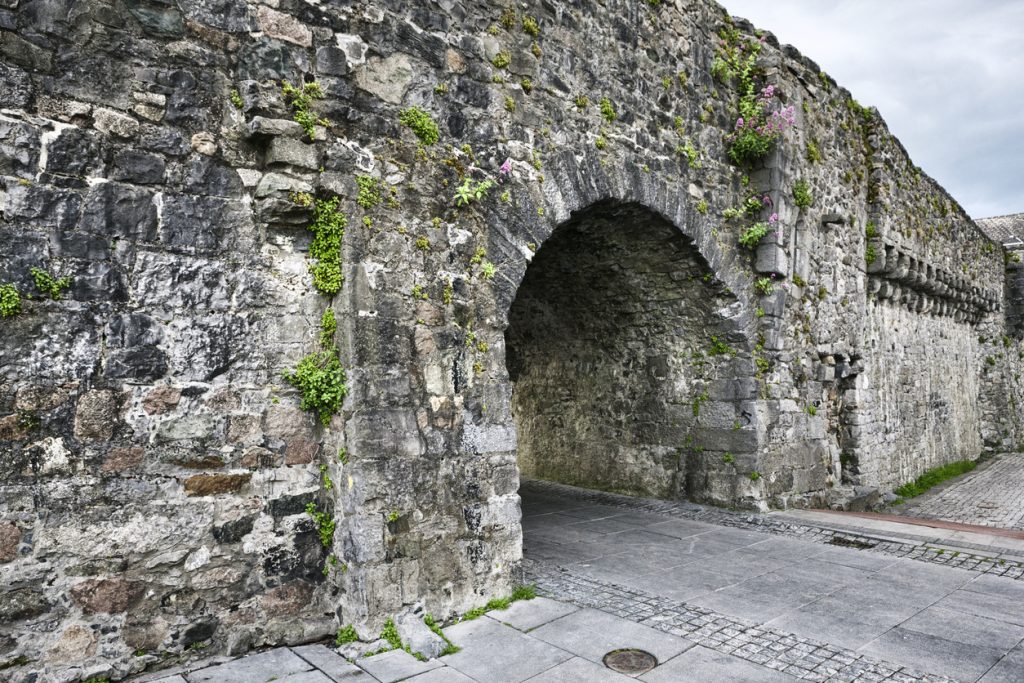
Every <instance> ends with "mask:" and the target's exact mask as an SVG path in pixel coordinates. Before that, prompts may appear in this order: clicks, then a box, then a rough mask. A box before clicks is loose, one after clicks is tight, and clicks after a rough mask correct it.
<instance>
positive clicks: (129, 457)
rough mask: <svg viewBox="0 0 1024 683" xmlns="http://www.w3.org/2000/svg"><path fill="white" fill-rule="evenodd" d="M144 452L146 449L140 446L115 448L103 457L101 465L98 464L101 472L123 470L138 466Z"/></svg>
mask: <svg viewBox="0 0 1024 683" xmlns="http://www.w3.org/2000/svg"><path fill="white" fill-rule="evenodd" d="M145 454H146V449H144V448H143V447H142V446H128V447H125V448H115V449H114V450H112V451H110V453H108V454H107V457H106V458H104V459H103V465H101V466H100V470H101V471H103V472H123V471H124V470H128V469H132V468H134V467H138V466H139V465H141V464H142V458H143V457H144V456H145Z"/></svg>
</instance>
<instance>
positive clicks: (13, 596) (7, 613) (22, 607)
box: [0, 587, 50, 623]
mask: <svg viewBox="0 0 1024 683" xmlns="http://www.w3.org/2000/svg"><path fill="white" fill-rule="evenodd" d="M49 609H50V601H49V600H48V599H47V598H46V596H45V595H44V594H43V591H42V590H40V589H38V588H30V587H16V588H10V589H7V590H4V591H3V592H2V593H0V619H3V620H4V623H11V622H13V621H21V620H22V619H31V618H32V617H37V616H39V615H40V614H45V613H46V611H47V610H49Z"/></svg>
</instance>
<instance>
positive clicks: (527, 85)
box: [519, 77, 533, 95]
mask: <svg viewBox="0 0 1024 683" xmlns="http://www.w3.org/2000/svg"><path fill="white" fill-rule="evenodd" d="M519 87H520V88H522V89H523V92H524V93H526V94H527V95H529V94H530V93H531V92H533V81H531V80H530V79H529V78H525V77H524V78H523V79H522V80H520V81H519Z"/></svg>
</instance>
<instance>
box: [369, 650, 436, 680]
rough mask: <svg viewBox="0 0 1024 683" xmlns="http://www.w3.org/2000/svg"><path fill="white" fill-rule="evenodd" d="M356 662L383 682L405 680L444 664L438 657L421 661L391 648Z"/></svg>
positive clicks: (402, 651) (403, 651)
mask: <svg viewBox="0 0 1024 683" xmlns="http://www.w3.org/2000/svg"><path fill="white" fill-rule="evenodd" d="M356 664H357V665H358V666H359V667H360V668H361V669H363V670H364V671H366V673H368V674H370V675H371V676H373V677H374V678H375V679H377V680H378V681H380V682H381V683H395V681H404V680H405V679H407V678H412V677H413V676H415V675H417V674H422V673H426V672H427V671H430V670H432V669H436V668H438V667H442V666H444V664H442V663H441V662H440V661H438V660H436V659H431V660H429V661H426V662H421V661H420V660H418V659H416V658H415V657H413V656H412V655H411V654H409V653H408V652H406V651H405V650H391V651H390V652H384V653H383V654H379V655H374V656H372V657H363V658H362V659H357V660H356Z"/></svg>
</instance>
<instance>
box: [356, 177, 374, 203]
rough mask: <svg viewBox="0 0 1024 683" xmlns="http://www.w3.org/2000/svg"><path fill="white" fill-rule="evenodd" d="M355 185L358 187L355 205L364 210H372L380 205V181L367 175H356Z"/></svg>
mask: <svg viewBox="0 0 1024 683" xmlns="http://www.w3.org/2000/svg"><path fill="white" fill-rule="evenodd" d="M356 184H357V185H359V196H358V197H357V198H356V203H357V204H359V206H361V207H363V208H364V209H372V208H373V207H375V206H377V205H378V204H380V181H378V180H377V179H376V178H374V177H372V176H368V175H357V176H356Z"/></svg>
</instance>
